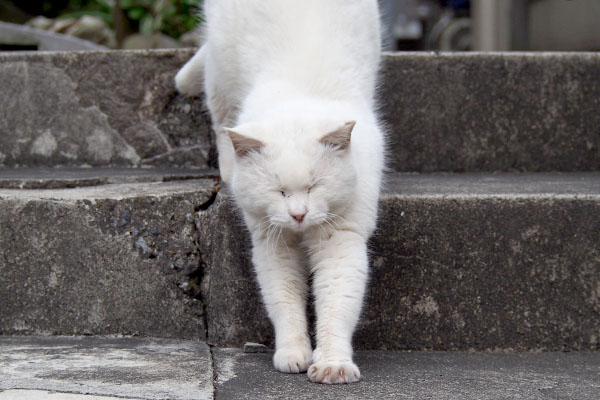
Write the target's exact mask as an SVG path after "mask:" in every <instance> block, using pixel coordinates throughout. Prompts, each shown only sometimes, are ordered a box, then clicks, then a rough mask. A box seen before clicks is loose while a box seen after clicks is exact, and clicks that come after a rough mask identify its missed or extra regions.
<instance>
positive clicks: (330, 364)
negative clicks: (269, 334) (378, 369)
mask: <svg viewBox="0 0 600 400" xmlns="http://www.w3.org/2000/svg"><path fill="white" fill-rule="evenodd" d="M311 247H312V253H313V256H312V257H311V263H312V271H313V293H314V297H315V310H316V314H317V348H316V349H315V351H314V353H313V362H314V364H312V365H311V366H310V367H309V369H308V378H309V379H310V380H311V381H313V382H319V383H350V382H356V381H358V380H360V371H359V369H358V367H357V366H356V365H355V364H354V362H353V361H352V334H353V333H354V329H355V327H356V324H357V322H358V317H359V315H360V310H361V307H362V302H363V296H364V292H365V288H366V283H367V278H368V257H367V247H366V240H365V238H364V237H363V236H361V235H359V234H357V233H355V232H352V231H345V230H336V231H334V233H333V234H332V236H331V237H330V238H329V239H328V240H324V241H321V242H320V243H318V244H315V245H313V246H311Z"/></svg>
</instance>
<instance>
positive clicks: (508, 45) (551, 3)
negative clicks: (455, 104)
mask: <svg viewBox="0 0 600 400" xmlns="http://www.w3.org/2000/svg"><path fill="white" fill-rule="evenodd" d="M379 1H380V3H381V10H382V14H383V23H384V38H385V40H384V44H385V45H384V47H385V49H386V50H388V51H396V50H406V51H419V50H433V51H598V50H600V0H379ZM201 8H202V0H158V1H150V0H58V1H28V0H18V1H17V0H0V21H4V22H6V23H10V24H18V25H20V26H23V27H24V28H22V29H21V31H23V32H25V31H27V32H29V35H30V36H35V35H34V34H32V33H31V32H34V31H33V29H39V30H43V31H45V32H49V33H56V34H64V35H68V36H71V37H77V38H80V39H84V40H86V41H89V42H92V43H94V44H96V45H98V46H105V47H107V48H128V49H132V48H164V47H189V46H194V45H196V41H197V36H198V35H196V34H194V29H195V28H196V27H197V26H198V24H199V22H201V17H200V13H199V11H200V10H201ZM18 30H19V28H16V27H15V26H14V25H10V26H9V25H8V24H2V23H0V46H1V49H3V50H32V49H36V48H39V49H51V48H47V47H48V46H50V47H52V44H50V45H48V43H47V41H46V42H44V44H43V45H41V46H40V44H39V40H38V39H30V40H29V42H28V41H27V39H26V38H25V36H23V35H18V34H15V32H17V31H18ZM36 40H37V41H36ZM11 42H12V43H11ZM44 46H45V47H46V48H43V47H44ZM40 47H42V48H40Z"/></svg>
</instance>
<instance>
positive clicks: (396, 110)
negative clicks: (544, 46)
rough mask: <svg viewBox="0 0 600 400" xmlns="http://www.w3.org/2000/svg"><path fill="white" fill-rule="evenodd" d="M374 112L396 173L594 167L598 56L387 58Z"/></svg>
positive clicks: (598, 147)
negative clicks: (377, 111) (386, 136)
mask: <svg viewBox="0 0 600 400" xmlns="http://www.w3.org/2000/svg"><path fill="white" fill-rule="evenodd" d="M380 85H381V88H380V92H379V95H380V99H381V100H380V104H381V107H382V110H381V111H382V117H383V120H384V121H385V123H386V125H387V126H388V128H389V130H390V142H391V143H390V152H389V155H390V159H391V164H392V167H393V168H394V169H396V170H397V171H420V172H435V171H454V172H463V171H597V170H598V169H600V113H599V112H598V110H599V109H600V54H598V53H480V54H478V53H449V54H433V53H412V54H410V53H409V54H397V55H391V56H388V57H387V58H386V60H385V62H384V64H383V77H382V79H381V82H380Z"/></svg>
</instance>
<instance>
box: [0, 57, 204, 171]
mask: <svg viewBox="0 0 600 400" xmlns="http://www.w3.org/2000/svg"><path fill="white" fill-rule="evenodd" d="M191 54H192V52H191V51H189V50H188V51H180V52H175V51H151V52H150V51H128V52H84V53H79V52H78V53H42V54H38V53H33V54H32V53H29V54H6V53H4V54H0V81H1V82H2V92H3V93H4V94H5V95H3V96H1V97H0V149H1V150H0V166H8V167H13V166H50V167H56V166H85V165H88V166H89V165H91V166H140V165H150V166H171V167H176V166H177V167H199V168H203V167H206V166H207V165H208V164H209V163H210V162H211V159H212V158H211V157H213V155H212V154H211V143H212V139H211V138H210V135H209V129H208V124H209V120H208V114H207V112H206V111H205V110H203V108H202V105H201V102H200V101H196V102H194V101H192V100H190V99H187V98H185V97H183V96H178V95H177V94H176V92H175V88H174V84H173V76H174V74H175V73H176V72H177V69H178V68H179V67H180V66H181V65H182V64H183V63H184V62H185V61H186V60H187V59H188V58H189V57H190V56H191Z"/></svg>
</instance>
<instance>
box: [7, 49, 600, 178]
mask: <svg viewBox="0 0 600 400" xmlns="http://www.w3.org/2000/svg"><path fill="white" fill-rule="evenodd" d="M192 54H193V52H192V50H190V49H185V50H158V51H120V52H117V51H112V52H87V53H84V54H82V53H48V54H27V55H24V54H2V55H0V80H1V81H2V82H3V83H4V84H3V90H4V92H5V93H9V95H8V96H3V97H2V98H0V167H1V166H6V167H13V166H21V167H23V166H84V165H88V166H89V165H105V166H108V165H110V166H140V165H143V166H171V167H187V168H191V167H196V168H206V167H212V168H215V167H216V151H215V147H214V139H213V137H212V136H211V133H210V132H211V129H210V125H211V123H210V117H209V115H208V112H207V110H206V108H205V107H204V105H203V104H202V101H201V98H192V99H189V98H186V97H185V96H181V95H178V94H177V93H176V91H175V88H174V85H173V77H174V75H175V73H176V72H177V70H178V68H179V67H181V66H182V65H183V64H184V63H185V62H186V61H187V60H188V59H189V58H190V57H191V56H192ZM132 66H133V67H132ZM599 66H600V55H599V54H596V53H536V54H522V53H507V54H476V53H471V54H429V53H421V54H414V53H410V54H406V53H405V54H394V55H386V56H385V57H384V59H383V63H382V67H383V68H382V74H381V79H380V85H379V97H380V98H381V99H385V101H382V102H381V116H382V119H383V121H384V122H385V126H386V127H387V129H388V131H389V137H390V151H389V157H390V167H391V168H392V169H394V170H396V171H401V172H434V171H449V172H469V171H471V172H477V171H523V172H525V171H537V172H542V171H595V170H598V169H599V168H600V139H599V138H600V128H599V127H600V116H599V115H600V114H599V113H598V112H597V110H598V109H599V108H600V100H599V99H600V83H598V82H600V81H599V80H598V79H596V77H597V71H598V68H599ZM14 110H19V112H14Z"/></svg>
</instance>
